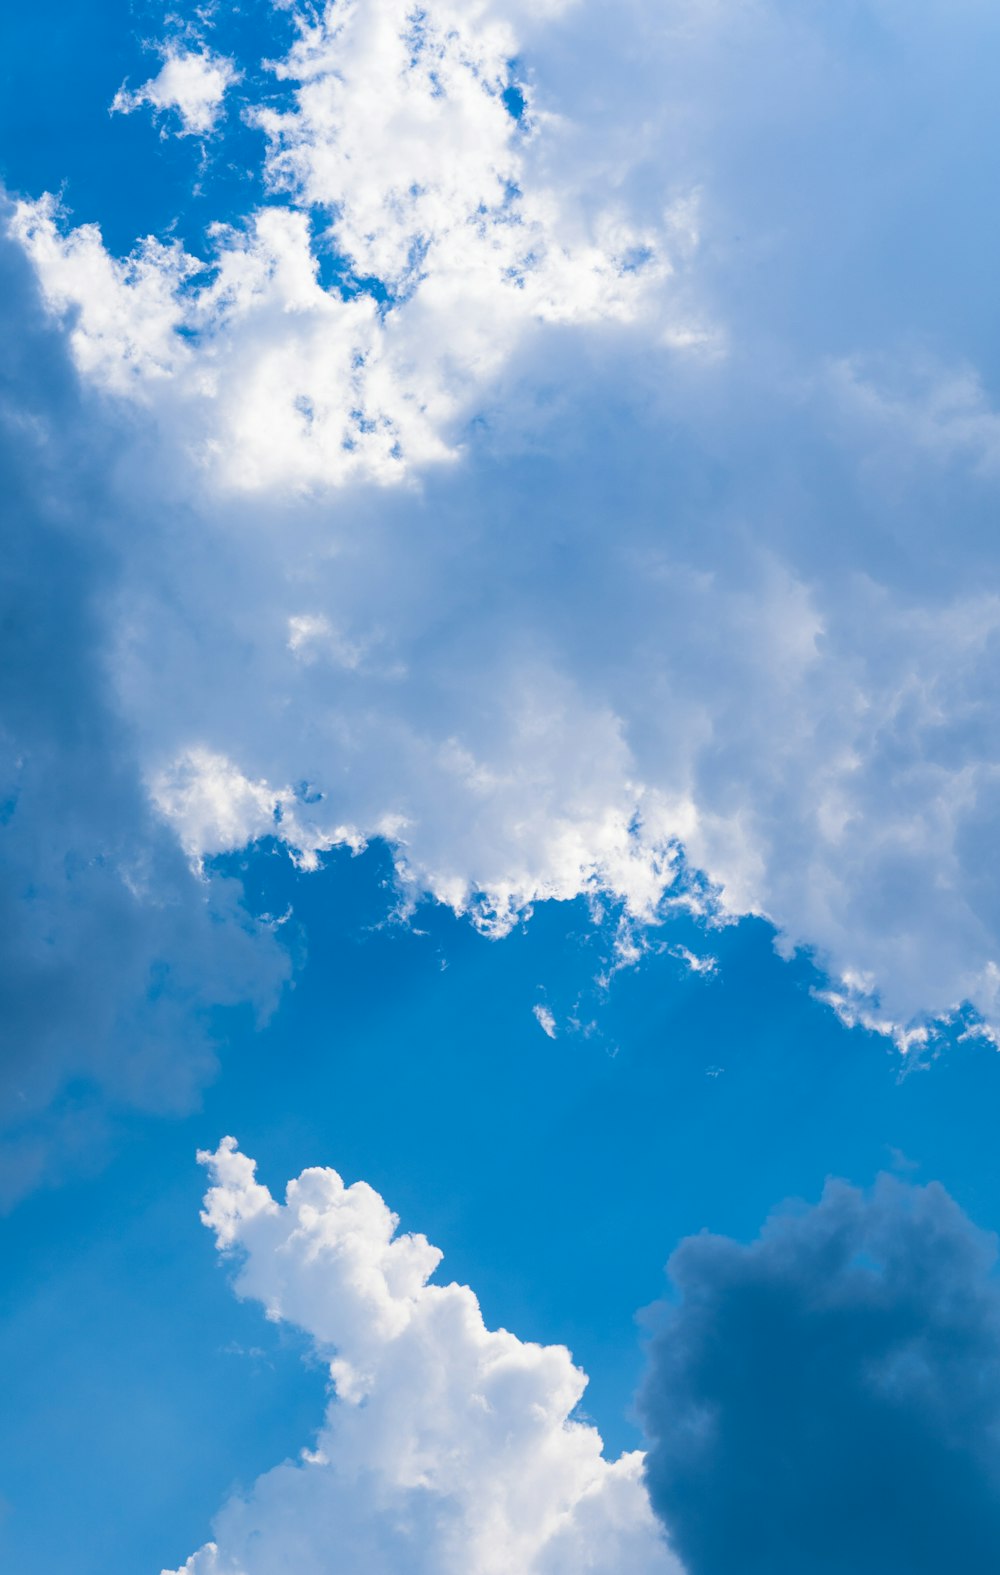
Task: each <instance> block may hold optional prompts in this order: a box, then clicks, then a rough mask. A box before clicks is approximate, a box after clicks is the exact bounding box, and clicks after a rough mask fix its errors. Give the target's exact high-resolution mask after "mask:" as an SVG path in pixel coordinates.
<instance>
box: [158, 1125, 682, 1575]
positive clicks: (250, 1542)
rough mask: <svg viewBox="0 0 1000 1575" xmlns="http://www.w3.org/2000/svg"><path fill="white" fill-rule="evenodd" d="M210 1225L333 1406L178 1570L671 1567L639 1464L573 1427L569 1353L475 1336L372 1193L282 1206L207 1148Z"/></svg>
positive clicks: (209, 1573)
mask: <svg viewBox="0 0 1000 1575" xmlns="http://www.w3.org/2000/svg"><path fill="white" fill-rule="evenodd" d="M200 1157H201V1159H202V1161H203V1162H204V1163H205V1164H207V1165H208V1167H209V1169H210V1172H211V1176H212V1186H211V1188H210V1189H209V1192H208V1194H207V1197H206V1200H205V1211H204V1213H203V1215H202V1218H203V1220H204V1221H205V1223H206V1225H208V1226H209V1227H210V1228H211V1229H212V1230H214V1231H215V1234H216V1240H217V1243H218V1246H219V1248H220V1250H222V1251H237V1252H238V1253H239V1254H240V1256H241V1259H242V1263H241V1267H240V1271H239V1274H238V1276H237V1280H236V1289H237V1291H238V1292H239V1293H240V1294H241V1295H244V1296H251V1297H254V1298H255V1299H256V1300H258V1301H260V1302H261V1303H262V1304H263V1305H264V1307H265V1308H266V1309H267V1314H268V1317H269V1318H273V1319H287V1320H288V1321H290V1322H293V1323H296V1324H298V1325H299V1326H300V1327H301V1328H303V1329H305V1330H306V1331H307V1332H308V1333H309V1334H310V1335H311V1336H312V1338H313V1340H314V1342H315V1344H316V1347H317V1349H318V1350H319V1351H320V1352H321V1353H323V1355H324V1356H326V1357H328V1358H330V1376H331V1380H332V1383H333V1389H334V1394H333V1397H332V1399H331V1401H330V1405H329V1408H328V1410H327V1414H326V1420H325V1422H324V1424H323V1426H322V1428H321V1429H320V1432H319V1436H318V1439H317V1440H316V1444H315V1447H314V1448H312V1449H308V1450H303V1452H302V1455H301V1457H300V1459H299V1461H298V1463H297V1464H294V1465H293V1464H290V1463H286V1464H284V1465H281V1466H278V1467H277V1468H276V1469H275V1470H273V1471H270V1472H268V1473H267V1475H266V1476H263V1477H261V1478H260V1479H259V1480H258V1482H257V1483H256V1484H255V1486H254V1487H253V1488H252V1489H251V1491H250V1492H249V1493H248V1494H246V1495H241V1496H238V1497H234V1498H233V1499H231V1500H230V1502H229V1503H228V1504H227V1505H226V1506H225V1508H224V1509H223V1510H222V1512H221V1513H220V1514H219V1516H218V1517H217V1519H216V1522H215V1538H214V1541H213V1542H211V1543H208V1544H207V1545H206V1546H205V1547H204V1548H202V1549H201V1550H200V1552H198V1553H195V1554H194V1555H193V1556H192V1557H191V1558H190V1559H188V1561H187V1563H186V1564H184V1565H183V1566H182V1570H181V1571H178V1572H175V1575H223V1572H226V1575H230V1572H232V1575H235V1572H236V1571H239V1572H240V1575H277V1572H279V1571H292V1570H294V1571H295V1575H340V1572H342V1575H357V1572H359V1571H373V1572H374V1571H376V1570H383V1571H393V1572H401V1571H403V1570H405V1571H406V1572H407V1575H512V1572H514V1571H516V1572H517V1575H583V1572H585V1571H594V1572H597V1571H601V1572H603V1575H610V1572H611V1571H616V1572H617V1571H623V1572H624V1571H628V1575H681V1571H680V1567H679V1565H678V1564H677V1562H676V1560H675V1558H674V1557H673V1555H672V1554H671V1553H670V1551H669V1549H668V1548H667V1546H666V1543H665V1542H664V1540H663V1538H662V1535H661V1533H660V1532H659V1530H658V1528H657V1523H656V1520H655V1517H654V1515H653V1513H652V1511H651V1509H650V1506H649V1500H648V1497H647V1494H646V1489H645V1486H644V1485H643V1481H642V1456H641V1454H638V1453H632V1454H626V1455H623V1456H621V1458H620V1459H618V1460H616V1461H608V1460H606V1459H605V1458H604V1455H603V1453H602V1444H601V1438H600V1435H599V1434H598V1432H597V1430H596V1429H595V1428H594V1427H592V1426H590V1425H589V1424H588V1423H585V1422H581V1421H577V1420H575V1419H574V1418H573V1411H574V1409H575V1407H576V1405H577V1403H578V1402H579V1399H580V1396H581V1395H582V1393H583V1389H584V1385H585V1383H586V1379H585V1377H584V1375H583V1373H581V1372H580V1371H579V1369H578V1368H576V1367H574V1366H573V1363H572V1360H571V1358H570V1354H569V1352H568V1351H567V1350H566V1349H565V1347H563V1346H541V1345H532V1344H528V1343H525V1342H523V1341H521V1340H518V1339H517V1338H516V1336H515V1335H513V1334H509V1333H508V1332H507V1331H506V1330H492V1329H487V1328H486V1327H485V1325H484V1323H483V1319H482V1314H481V1313H480V1310H479V1303H478V1302H477V1301H476V1298H475V1296H474V1295H473V1293H472V1291H471V1290H469V1289H468V1288H467V1287H466V1286H462V1285H431V1284H428V1280H429V1278H430V1276H431V1275H432V1274H433V1273H434V1271H435V1269H436V1268H437V1266H438V1264H439V1263H440V1261H441V1254H440V1252H439V1251H438V1250H437V1248H436V1247H432V1246H431V1245H430V1243H429V1242H428V1241H427V1240H426V1238H425V1237H423V1236H417V1235H409V1234H407V1235H397V1234H396V1227H397V1224H398V1221H397V1219H396V1216H395V1215H394V1214H392V1213H391V1212H390V1210H389V1209H388V1208H387V1207H386V1205H385V1203H384V1202H383V1201H382V1199H381V1198H380V1197H379V1195H378V1193H377V1192H374V1191H373V1190H372V1189H371V1187H369V1186H367V1185H366V1184H365V1183H364V1182H355V1183H354V1185H353V1186H349V1187H348V1186H345V1185H344V1183H343V1181H342V1180H341V1178H340V1177H339V1176H338V1175H337V1173H336V1171H334V1170H306V1171H304V1172H303V1173H302V1175H301V1176H300V1177H299V1178H298V1180H297V1181H293V1182H291V1183H290V1184H289V1186H288V1189H287V1193H286V1201H285V1203H284V1204H283V1205H282V1204H279V1203H277V1202H276V1201H275V1200H274V1199H273V1198H272V1196H271V1194H270V1193H269V1192H268V1190H267V1188H266V1187H262V1186H261V1185H260V1184H259V1183H258V1182H257V1181H256V1179H255V1175H254V1164H253V1161H252V1160H250V1159H247V1158H246V1157H245V1156H244V1155H243V1154H241V1153H240V1152H239V1151H238V1149H237V1147H236V1144H235V1142H234V1140H233V1139H232V1138H226V1139H224V1140H223V1142H222V1143H221V1145H220V1146H219V1148H218V1150H217V1151H216V1153H214V1154H203V1155H201V1156H200Z"/></svg>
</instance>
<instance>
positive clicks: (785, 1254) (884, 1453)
mask: <svg viewBox="0 0 1000 1575" xmlns="http://www.w3.org/2000/svg"><path fill="white" fill-rule="evenodd" d="M995 1259H996V1246H995V1242H994V1239H993V1238H992V1237H991V1236H987V1235H985V1234H983V1233H982V1232H980V1231H978V1230H977V1229H976V1228H975V1227H974V1226H973V1225H972V1224H971V1222H970V1221H969V1219H968V1217H967V1216H966V1215H965V1214H964V1213H963V1212H962V1210H961V1209H960V1208H959V1207H958V1206H957V1204H956V1203H955V1202H954V1201H953V1200H952V1199H951V1198H950V1197H949V1196H948V1194H947V1193H946V1192H945V1191H944V1189H943V1188H942V1187H940V1186H938V1185H936V1184H932V1185H931V1186H928V1187H925V1188H917V1187H909V1186H906V1185H904V1184H902V1183H901V1182H898V1181H895V1180H893V1179H891V1178H888V1177H883V1178H881V1179H880V1181H879V1182H878V1184H877V1186H876V1188H875V1189H874V1192H873V1193H872V1195H871V1196H870V1197H866V1196H864V1195H862V1194H861V1193H860V1192H858V1191H856V1190H854V1189H853V1188H851V1187H848V1186H846V1185H844V1184H843V1183H839V1182H833V1183H830V1184H829V1185H828V1187H827V1189H826V1191H825V1193H824V1195H823V1198H822V1200H821V1202H820V1203H819V1204H818V1205H816V1206H815V1207H814V1208H811V1209H808V1210H807V1211H805V1212H800V1213H788V1214H782V1215H779V1216H776V1217H775V1218H774V1219H772V1220H771V1221H770V1223H769V1224H768V1226H767V1227H766V1229H765V1230H764V1232H763V1233H762V1235H761V1237H760V1239H759V1240H758V1241H756V1242H754V1243H752V1244H751V1245H749V1246H745V1245H742V1244H740V1243H738V1242H736V1241H732V1240H729V1239H725V1238H721V1237H715V1236H709V1235H704V1236H698V1237H692V1238H690V1239H689V1240H687V1241H685V1242H683V1243H682V1244H681V1246H680V1247H679V1248H678V1249H677V1251H676V1252H675V1253H674V1254H673V1256H672V1258H671V1260H670V1264H669V1272H670V1275H671V1278H672V1280H673V1283H674V1285H675V1287H676V1292H677V1299H676V1301H675V1303H674V1304H673V1305H671V1306H670V1307H667V1308H664V1309H662V1311H661V1312H660V1316H659V1321H658V1327H657V1332H656V1334H655V1336H654V1338H653V1341H652V1346H651V1353H650V1358H651V1361H650V1370H649V1373H648V1377H647V1380H646V1383H645V1387H644V1390H643V1392H642V1395H641V1397H640V1407H641V1412H642V1416H643V1419H644V1422H645V1425H646V1428H647V1430H648V1432H649V1434H650V1437H651V1440H652V1444H651V1448H650V1453H649V1457H648V1462H647V1471H648V1480H649V1487H650V1492H651V1495H652V1499H653V1503H654V1507H655V1508H656V1510H657V1513H658V1514H659V1515H660V1516H661V1517H662V1519H663V1520H664V1521H665V1523H666V1524H667V1526H668V1527H669V1529H670V1533H671V1536H672V1538H673V1540H674V1543H675V1546H676V1548H677V1550H678V1552H679V1553H680V1555H681V1557H682V1558H683V1559H684V1561H685V1563H686V1565H687V1567H688V1570H689V1571H690V1575H945V1572H946V1571H955V1572H959V1571H960V1572H961V1575H980V1572H981V1575H986V1572H987V1571H993V1570H995V1569H996V1568H997V1567H998V1561H1000V1287H998V1284H997V1279H996V1277H995V1274H994V1265H995Z"/></svg>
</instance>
